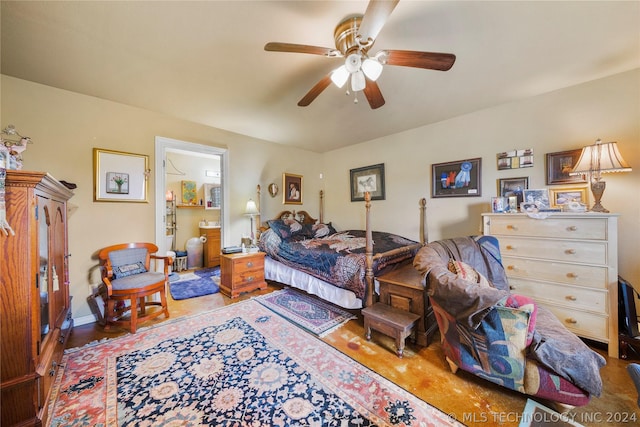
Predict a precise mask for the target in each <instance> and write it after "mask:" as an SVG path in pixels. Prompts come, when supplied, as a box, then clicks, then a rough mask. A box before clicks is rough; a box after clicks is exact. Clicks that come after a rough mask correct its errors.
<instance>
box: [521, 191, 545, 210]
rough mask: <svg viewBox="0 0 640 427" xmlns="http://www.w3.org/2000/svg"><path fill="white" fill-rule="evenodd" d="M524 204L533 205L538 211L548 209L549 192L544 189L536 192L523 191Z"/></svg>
mask: <svg viewBox="0 0 640 427" xmlns="http://www.w3.org/2000/svg"><path fill="white" fill-rule="evenodd" d="M523 196H524V203H526V204H528V205H529V204H533V205H535V206H536V207H537V208H538V209H548V208H550V207H551V204H550V203H549V190H547V189H546V188H542V189H537V190H524V192H523Z"/></svg>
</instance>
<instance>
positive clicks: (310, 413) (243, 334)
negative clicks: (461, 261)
mask: <svg viewBox="0 0 640 427" xmlns="http://www.w3.org/2000/svg"><path fill="white" fill-rule="evenodd" d="M52 399H53V402H52V404H51V405H50V406H51V408H52V411H53V413H52V414H51V415H52V418H51V420H52V422H51V426H116V425H119V426H133V425H135V426H170V425H175V426H177V425H180V426H291V425H297V426H321V425H322V426H372V425H380V426H385V425H393V426H426V425H429V426H451V425H456V426H460V425H461V424H458V423H457V422H455V421H454V420H452V419H450V418H449V417H448V416H447V415H446V414H444V413H443V412H441V411H439V410H438V409H436V408H434V407H432V406H430V405H428V404H427V403H425V402H424V401H422V400H420V399H418V398H417V397H415V396H414V395H412V394H410V393H408V392H406V391H405V390H403V389H401V388H400V387H398V386H396V385H395V384H393V383H391V382H390V381H388V380H386V379H385V378H383V377H381V376H379V375H378V374H376V373H375V372H373V371H371V370H369V369H368V368H366V367H364V366H362V365H360V364H359V363H357V362H356V361H354V360H353V359H351V358H349V357H348V356H346V355H344V354H342V353H340V352H339V351H337V350H336V349H334V348H333V347H331V346H330V345H328V344H326V343H324V342H323V341H321V340H319V339H318V338H316V337H314V336H313V335H311V334H308V333H303V332H302V331H301V329H300V328H298V327H296V326H295V325H293V324H292V323H291V322H288V321H287V320H285V319H283V318H282V317H280V316H278V315H276V314H274V313H273V312H272V311H270V310H269V309H267V308H266V307H264V306H262V305H261V304H259V303H258V302H256V301H255V300H253V299H250V300H247V301H242V302H238V303H235V304H232V305H230V306H226V307H223V308H220V309H217V310H213V311H211V312H208V313H203V314H200V315H197V316H192V317H188V318H182V319H176V320H173V321H167V322H165V323H162V324H159V325H156V326H154V327H150V328H146V329H142V330H140V331H139V332H138V333H137V334H135V335H127V336H124V337H120V338H114V339H111V340H108V341H104V342H101V343H97V344H93V345H88V346H85V347H83V348H79V349H72V350H68V351H67V352H66V353H65V355H64V357H63V360H62V364H61V366H60V370H59V374H58V376H57V378H56V380H55V384H54V392H53V397H52Z"/></svg>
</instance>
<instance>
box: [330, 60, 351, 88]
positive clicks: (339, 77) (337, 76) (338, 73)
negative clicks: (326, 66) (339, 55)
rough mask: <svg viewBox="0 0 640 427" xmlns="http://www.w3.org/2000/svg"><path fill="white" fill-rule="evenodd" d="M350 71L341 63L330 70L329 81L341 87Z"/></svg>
mask: <svg viewBox="0 0 640 427" xmlns="http://www.w3.org/2000/svg"><path fill="white" fill-rule="evenodd" d="M349 76H350V73H349V71H347V67H345V66H344V65H341V66H340V67H338V68H336V69H335V70H333V71H332V72H331V81H332V82H333V84H335V85H336V86H338V87H339V88H341V87H342V86H344V84H345V83H346V82H347V80H348V79H349Z"/></svg>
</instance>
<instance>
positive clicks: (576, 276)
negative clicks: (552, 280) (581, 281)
mask: <svg viewBox="0 0 640 427" xmlns="http://www.w3.org/2000/svg"><path fill="white" fill-rule="evenodd" d="M567 277H568V278H569V279H577V278H578V275H577V274H576V273H567Z"/></svg>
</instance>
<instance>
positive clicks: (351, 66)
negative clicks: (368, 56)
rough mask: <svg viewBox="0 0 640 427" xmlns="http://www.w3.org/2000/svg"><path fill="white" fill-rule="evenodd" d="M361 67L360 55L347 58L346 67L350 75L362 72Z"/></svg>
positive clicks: (353, 54) (355, 54) (354, 54)
mask: <svg viewBox="0 0 640 427" xmlns="http://www.w3.org/2000/svg"><path fill="white" fill-rule="evenodd" d="M361 65H362V59H361V58H360V53H352V54H350V55H349V56H347V59H346V60H345V61H344V66H345V67H346V68H347V71H349V72H350V73H355V72H357V71H358V70H360V66H361Z"/></svg>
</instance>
